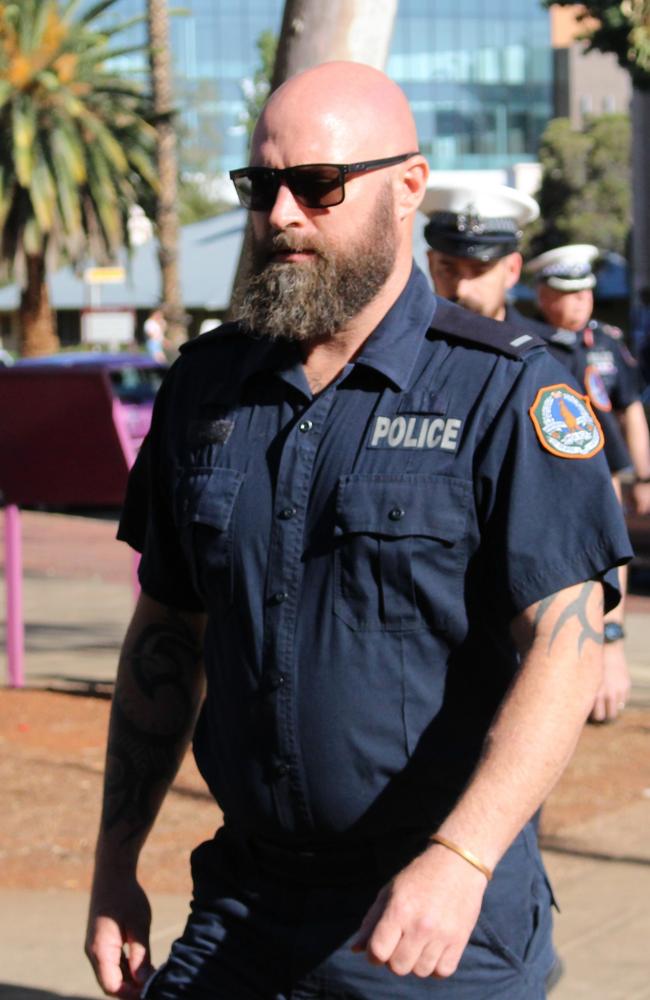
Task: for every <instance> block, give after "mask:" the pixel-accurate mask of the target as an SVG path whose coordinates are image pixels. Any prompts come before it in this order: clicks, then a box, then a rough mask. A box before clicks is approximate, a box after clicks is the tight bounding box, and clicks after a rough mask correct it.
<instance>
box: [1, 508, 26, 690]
mask: <svg viewBox="0 0 650 1000" xmlns="http://www.w3.org/2000/svg"><path fill="white" fill-rule="evenodd" d="M5 576H6V586H7V663H8V669H9V685H10V687H23V685H24V683H25V627H24V623H23V555H22V538H21V533H20V511H19V510H18V508H17V507H16V505H15V504H12V503H10V504H7V506H6V507H5Z"/></svg>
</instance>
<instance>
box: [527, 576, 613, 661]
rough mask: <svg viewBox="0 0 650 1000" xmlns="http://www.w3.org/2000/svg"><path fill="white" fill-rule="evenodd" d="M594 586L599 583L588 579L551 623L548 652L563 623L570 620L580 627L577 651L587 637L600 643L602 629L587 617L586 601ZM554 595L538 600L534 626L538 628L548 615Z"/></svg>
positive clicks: (567, 622) (580, 650)
mask: <svg viewBox="0 0 650 1000" xmlns="http://www.w3.org/2000/svg"><path fill="white" fill-rule="evenodd" d="M594 587H600V584H597V583H594V581H593V580H588V581H587V582H586V583H584V584H583V585H582V587H581V588H580V591H579V593H578V595H577V597H576V598H575V600H573V601H571V603H570V604H567V605H566V607H565V608H563V609H562V611H561V612H560V614H559V615H558V618H557V620H556V621H555V623H554V625H553V629H552V631H551V634H550V636H549V641H548V652H549V653H550V652H551V649H552V646H553V643H554V642H555V640H556V639H557V637H558V635H559V634H560V632H561V631H562V629H563V628H564V627H565V625H568V624H569V623H571V622H578V624H579V625H580V628H581V631H580V634H579V636H578V653H581V652H582V648H583V646H584V644H585V642H587V641H588V640H589V639H590V640H591V641H592V642H595V643H597V644H598V645H600V644H601V643H602V641H603V634H602V629H599V628H596V627H595V626H594V625H593V624H592V623H591V622H590V621H589V618H588V614H589V609H588V603H589V598H590V596H591V594H592V592H593V589H594ZM556 597H557V594H552V595H551V596H550V597H546V598H544V600H543V601H540V603H539V607H538V608H537V611H536V613H535V627H536V628H538V627H539V626H540V625H541V624H542V622H543V621H544V619H545V618H546V616H547V615H548V612H549V609H550V608H551V606H552V605H553V603H554V602H555V599H556Z"/></svg>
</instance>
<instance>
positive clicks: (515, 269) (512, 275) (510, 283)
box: [503, 250, 524, 288]
mask: <svg viewBox="0 0 650 1000" xmlns="http://www.w3.org/2000/svg"><path fill="white" fill-rule="evenodd" d="M503 261H504V264H505V268H506V288H514V286H515V285H516V284H517V282H518V281H519V278H520V276H521V269H522V267H523V265H524V258H523V257H522V256H521V254H520V253H519V251H517V250H516V251H515V252H514V253H509V254H508V256H507V257H504V258H503Z"/></svg>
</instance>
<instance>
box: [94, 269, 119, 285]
mask: <svg viewBox="0 0 650 1000" xmlns="http://www.w3.org/2000/svg"><path fill="white" fill-rule="evenodd" d="M125 279H126V271H125V270H124V268H123V267H87V268H86V270H85V271H84V281H85V282H86V284H87V285H121V284H123V282H124V281H125Z"/></svg>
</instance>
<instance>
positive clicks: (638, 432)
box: [622, 399, 650, 514]
mask: <svg viewBox="0 0 650 1000" xmlns="http://www.w3.org/2000/svg"><path fill="white" fill-rule="evenodd" d="M622 422H623V430H624V432H625V440H626V441H627V447H628V450H629V452H630V455H631V457H632V465H633V467H634V475H635V479H636V481H635V483H634V486H633V487H632V497H633V499H634V506H635V508H636V512H637V514H650V431H649V430H648V421H647V420H646V415H645V410H644V409H643V403H642V402H641V400H640V399H636V400H635V401H634V402H633V403H630V405H629V406H627V407H626V408H625V409H624V410H623V416H622ZM640 480H646V481H645V482H640Z"/></svg>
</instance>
